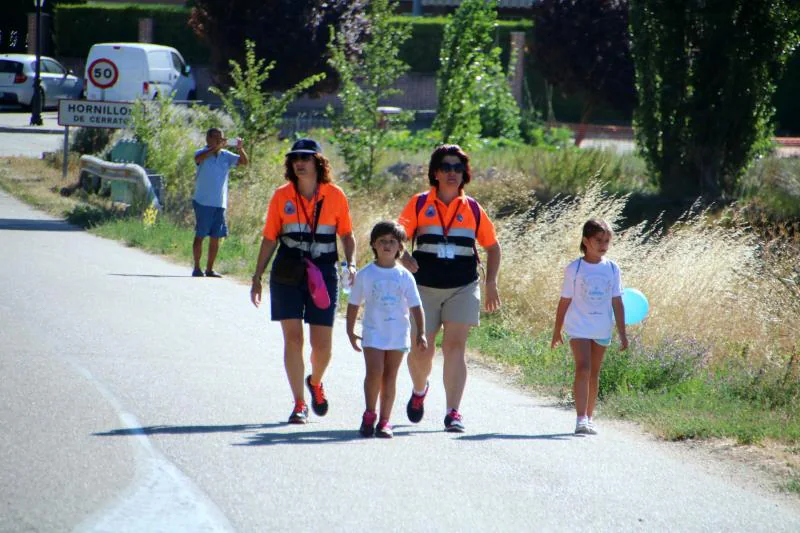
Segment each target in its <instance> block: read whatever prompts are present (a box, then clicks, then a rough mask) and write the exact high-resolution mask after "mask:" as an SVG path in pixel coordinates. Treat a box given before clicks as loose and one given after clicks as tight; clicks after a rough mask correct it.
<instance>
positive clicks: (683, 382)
mask: <svg viewBox="0 0 800 533" xmlns="http://www.w3.org/2000/svg"><path fill="white" fill-rule="evenodd" d="M497 322H498V321H497V319H493V318H490V317H484V319H483V323H482V325H481V326H480V327H479V328H477V329H476V330H474V332H473V333H472V334H471V336H470V340H469V346H470V348H472V349H475V350H478V351H480V352H481V353H482V354H484V355H488V356H490V357H492V358H493V359H495V360H497V361H499V362H501V363H503V364H507V365H509V366H512V367H515V368H519V369H520V370H521V371H522V382H523V383H524V384H526V385H532V386H534V387H535V388H537V389H538V390H540V391H542V392H545V393H548V394H550V395H555V396H559V397H560V398H561V399H562V400H565V399H568V397H569V394H570V392H569V391H570V389H571V387H572V376H573V369H574V365H573V361H572V356H571V355H570V353H569V348H568V347H567V346H560V347H559V348H557V349H556V350H551V349H550V346H549V344H550V332H541V333H540V334H538V335H536V336H525V335H520V334H517V333H514V332H512V331H510V330H508V329H505V328H503V327H502V326H500V325H499V324H498V323H497ZM692 346H693V343H688V342H684V343H681V342H679V341H676V340H671V341H669V342H665V343H663V344H662V345H661V346H660V347H657V348H656V349H652V348H646V347H643V346H638V345H636V344H633V345H632V346H631V348H630V349H629V351H628V352H619V351H618V350H617V349H616V347H615V345H614V344H612V346H611V347H610V348H609V350H608V352H607V353H606V360H605V361H604V364H603V368H602V371H601V376H600V380H601V383H600V398H601V404H600V410H601V413H602V414H604V415H606V416H612V417H616V418H622V419H628V420H633V421H636V422H639V423H642V424H643V425H645V426H646V427H648V428H649V429H650V430H651V431H653V432H654V433H656V434H658V435H659V436H661V437H662V438H664V439H667V440H686V439H705V438H712V437H718V438H733V439H735V440H736V441H737V442H738V443H740V444H758V443H761V442H764V441H765V440H766V439H769V440H774V441H778V442H783V443H795V444H796V443H800V414H798V409H797V406H796V405H795V404H794V403H792V402H789V403H786V404H785V405H783V406H777V407H776V406H772V407H769V408H767V407H765V406H764V405H763V403H762V402H761V401H758V400H748V399H743V398H741V397H737V396H736V395H735V394H733V393H732V391H731V390H730V387H729V386H728V382H729V381H730V380H720V379H718V376H715V375H713V374H712V373H711V372H710V371H709V370H707V369H703V368H701V367H700V363H699V360H698V359H697V358H696V357H693V356H692V352H693V351H694V352H697V353H699V350H697V349H696V348H695V349H694V350H693V349H692ZM726 377H729V376H726Z"/></svg>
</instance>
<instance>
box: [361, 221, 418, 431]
mask: <svg viewBox="0 0 800 533" xmlns="http://www.w3.org/2000/svg"><path fill="white" fill-rule="evenodd" d="M405 240H406V234H405V231H404V230H403V227H402V226H400V225H399V224H397V223H396V222H391V221H386V222H379V223H378V224H376V225H375V227H374V228H372V233H371V234H370V237H369V245H370V247H371V248H372V252H373V253H374V254H375V262H373V263H370V264H369V265H367V266H366V267H365V268H363V269H361V270H360V271H359V272H358V274H356V278H355V280H354V281H353V288H352V289H351V290H350V300H349V304H348V305H347V336H348V337H350V344H352V345H353V349H354V350H355V351H357V352H360V351H361V348H359V346H358V341H359V340H360V341H361V345H362V346H363V348H364V360H365V361H366V364H367V375H366V377H365V378H364V397H365V399H366V404H367V409H366V410H365V411H364V416H363V417H362V419H361V428H360V429H359V432H360V433H361V435H363V436H364V437H371V436H372V435H373V434H374V435H376V436H378V437H384V438H391V437H392V426H391V425H390V424H389V418H390V416H391V414H392V406H393V404H394V397H395V391H396V383H397V370H398V369H399V368H400V363H402V362H403V355H404V354H405V353H406V352H407V351H408V350H410V349H411V323H410V322H409V312H410V314H411V315H413V316H414V320H415V322H416V325H417V336H416V339H415V342H416V343H417V346H418V347H419V348H420V350H424V349H425V348H427V341H426V339H425V318H424V315H423V311H422V306H421V302H420V299H419V292H418V291H417V284H416V282H415V281H414V276H413V275H412V274H411V273H410V272H409V271H408V270H406V269H405V268H403V267H402V266H401V265H400V264H399V263H397V258H398V257H400V254H401V253H402V252H403V241H405ZM362 304H363V305H364V316H363V318H362V321H361V336H358V335H356V334H355V331H354V328H355V324H356V317H357V316H358V309H359V307H360V306H361V305H362ZM379 395H380V400H381V408H380V418H378V414H377V413H376V412H375V408H376V406H377V403H378V396H379ZM376 421H377V422H378V425H377V427H376V426H375V422H376Z"/></svg>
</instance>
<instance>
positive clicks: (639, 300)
mask: <svg viewBox="0 0 800 533" xmlns="http://www.w3.org/2000/svg"><path fill="white" fill-rule="evenodd" d="M622 305H623V306H625V325H626V326H630V325H632V324H638V323H639V322H641V321H642V320H644V319H645V317H646V316H647V312H648V311H649V310H650V304H649V303H648V301H647V297H646V296H645V295H644V294H642V291H640V290H638V289H631V288H630V287H626V288H625V289H622Z"/></svg>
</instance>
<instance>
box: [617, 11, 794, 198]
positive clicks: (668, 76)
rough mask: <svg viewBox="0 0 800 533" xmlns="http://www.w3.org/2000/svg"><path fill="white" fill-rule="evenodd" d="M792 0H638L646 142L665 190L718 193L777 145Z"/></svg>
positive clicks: (637, 116) (639, 113) (728, 190)
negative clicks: (775, 126) (776, 103)
mask: <svg viewBox="0 0 800 533" xmlns="http://www.w3.org/2000/svg"><path fill="white" fill-rule="evenodd" d="M799 20H800V19H799V18H798V11H797V7H796V3H794V2H792V1H791V0H705V1H699V0H680V1H677V0H676V1H675V2H664V1H663V0H631V11H630V22H631V26H630V27H631V34H632V39H633V40H632V43H633V45H632V52H633V58H634V63H635V66H636V84H637V90H638V95H639V106H638V108H637V109H636V111H635V112H634V125H635V129H636V139H637V143H638V145H639V150H640V151H641V153H642V155H643V156H644V157H645V159H646V160H647V163H648V166H649V169H650V171H651V173H652V174H653V175H654V176H655V178H656V179H657V181H658V184H659V186H660V188H661V190H662V191H663V192H664V193H666V194H669V195H672V196H679V195H693V196H694V195H698V194H701V195H708V196H711V197H718V196H721V195H730V194H733V193H734V192H735V191H736V187H737V184H738V180H739V177H740V176H741V174H742V173H743V171H744V170H746V168H747V167H748V165H749V164H750V163H751V162H752V161H753V159H754V158H755V157H756V156H757V155H758V154H759V153H761V152H763V151H764V150H765V149H767V148H768V146H769V142H770V137H771V135H772V125H771V120H772V117H773V114H774V109H773V107H772V104H771V99H772V95H773V93H774V92H775V85H776V82H777V80H778V79H779V77H780V75H781V73H782V71H783V69H784V65H785V64H786V61H787V59H788V57H789V55H790V54H791V51H792V50H793V49H794V47H796V46H797V44H798V30H797V28H798V21H799Z"/></svg>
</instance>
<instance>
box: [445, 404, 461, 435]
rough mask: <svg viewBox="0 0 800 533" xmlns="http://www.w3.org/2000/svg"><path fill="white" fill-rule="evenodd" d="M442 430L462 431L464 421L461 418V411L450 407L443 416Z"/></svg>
mask: <svg viewBox="0 0 800 533" xmlns="http://www.w3.org/2000/svg"><path fill="white" fill-rule="evenodd" d="M444 430H445V431H450V432H452V433H464V422H463V421H462V420H461V413H459V412H458V411H456V410H455V409H450V412H449V413H447V416H445V417H444Z"/></svg>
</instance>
